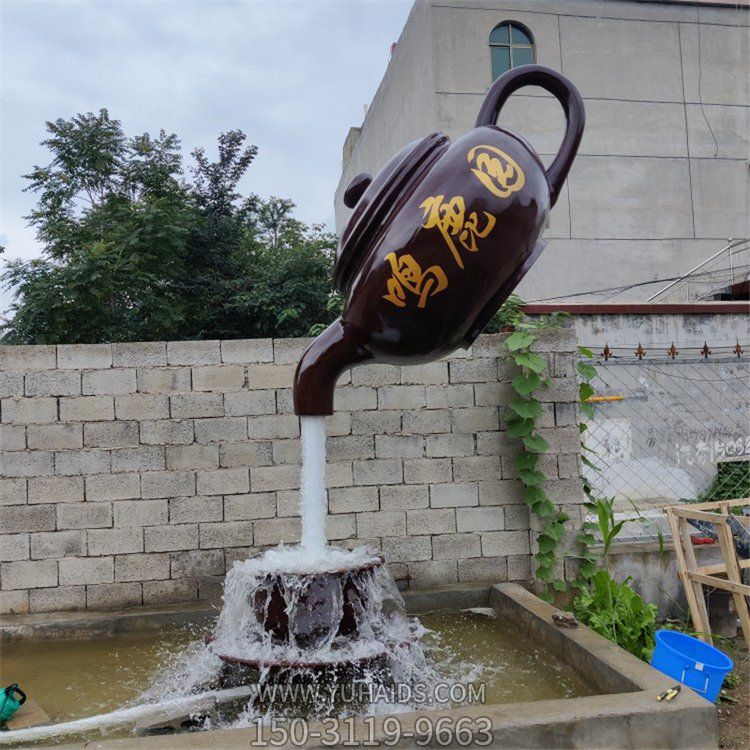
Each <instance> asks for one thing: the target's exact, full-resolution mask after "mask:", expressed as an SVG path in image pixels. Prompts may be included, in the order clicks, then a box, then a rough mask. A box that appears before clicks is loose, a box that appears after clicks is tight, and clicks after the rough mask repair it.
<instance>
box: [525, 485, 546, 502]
mask: <svg viewBox="0 0 750 750" xmlns="http://www.w3.org/2000/svg"><path fill="white" fill-rule="evenodd" d="M521 499H522V500H523V501H524V502H525V503H526V505H529V506H534V505H536V504H537V503H540V502H542V501H544V500H546V499H547V493H546V492H545V491H544V490H543V489H541V488H540V487H524V488H523V490H521Z"/></svg>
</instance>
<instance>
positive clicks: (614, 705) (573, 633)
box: [69, 583, 718, 750]
mask: <svg viewBox="0 0 750 750" xmlns="http://www.w3.org/2000/svg"><path fill="white" fill-rule="evenodd" d="M405 598H406V599H407V606H408V607H409V608H410V610H411V611H413V612H414V613H415V614H419V613H420V612H425V611H428V610H430V609H444V608H455V609H459V608H466V607H475V606H487V605H490V606H492V607H493V609H495V611H496V612H497V614H498V617H499V618H512V619H513V620H514V622H517V623H518V624H519V627H520V628H523V629H525V630H526V631H527V633H528V634H529V635H531V636H532V637H533V638H535V639H536V641H537V642H538V643H540V644H541V645H544V646H547V647H548V648H550V650H552V651H553V653H557V654H559V655H560V656H561V658H562V659H563V660H564V661H565V663H566V664H569V665H570V667H571V668H572V669H576V670H577V671H579V672H580V673H581V674H582V675H584V676H585V677H586V679H587V680H589V681H590V682H593V683H594V684H595V685H596V686H597V688H598V689H601V690H603V691H604V693H605V694H600V695H593V696H586V697H580V698H566V699H555V700H544V701H533V702H528V703H505V704H496V705H483V706H469V707H462V708H457V709H452V710H449V711H424V712H415V713H408V714H400V715H398V716H397V717H396V718H397V720H398V722H399V724H400V727H401V732H402V739H401V741H400V742H399V743H398V746H399V747H415V746H416V744H415V742H414V738H413V737H411V738H407V737H404V736H403V735H404V734H405V733H408V732H410V731H411V732H413V730H414V723H415V722H416V721H417V720H418V719H419V718H421V717H429V718H430V719H431V720H432V721H433V722H437V720H438V719H440V718H441V717H445V721H448V722H451V721H452V722H453V725H454V726H455V722H457V721H458V719H460V718H464V717H465V718H466V719H477V718H479V717H486V718H487V719H489V720H490V721H491V724H492V734H493V740H494V745H495V746H500V747H508V748H522V747H523V748H547V747H555V748H568V747H570V748H591V747H607V748H610V747H611V748H621V747H622V748H625V747H628V748H658V747H670V748H710V747H717V746H718V727H717V719H716V710H715V707H714V706H713V705H712V704H710V703H708V702H707V701H705V700H704V699H703V698H701V697H699V696H698V695H697V694H695V693H694V692H693V691H692V690H689V689H685V690H683V691H682V692H681V693H680V694H679V695H678V696H677V698H676V699H675V700H674V701H672V702H670V703H665V702H657V701H656V696H657V695H658V694H659V693H660V692H662V691H663V690H665V689H666V688H668V687H670V686H671V685H672V684H673V683H674V680H672V679H670V678H668V677H666V676H664V675H662V674H661V673H659V672H657V671H656V670H654V669H652V668H651V667H650V666H649V665H648V664H645V663H644V662H641V661H640V660H639V659H637V658H636V657H634V656H632V655H631V654H628V653H627V652H625V651H623V650H622V649H621V648H619V647H618V646H616V645H615V644H613V643H611V642H610V641H608V640H606V639H605V638H603V637H602V636H600V635H598V634H596V633H594V632H593V631H591V630H590V629H588V628H586V627H584V626H579V627H577V628H573V629H561V628H558V627H557V626H555V625H554V624H553V622H552V613H553V612H554V611H555V608H554V607H552V606H551V605H549V604H546V603H545V602H543V601H541V600H540V599H538V598H537V597H536V596H534V595H533V594H531V593H530V592H528V591H527V590H526V589H524V588H523V587H522V586H519V585H518V584H514V583H506V584H497V585H495V586H491V585H489V584H477V585H475V586H465V585H464V586H454V585H451V586H445V587H440V588H438V589H434V590H430V591H420V592H414V595H413V596H412V595H409V594H408V593H407V596H406V597H405ZM187 612H188V611H187V610H182V611H180V612H178V613H177V616H179V617H182V618H184V621H185V622H195V621H196V620H195V617H193V619H192V620H190V619H189V616H188V614H187ZM201 613H202V616H204V617H208V616H213V615H214V614H215V610H205V609H204V610H193V611H192V614H193V615H196V614H198V615H201ZM139 614H140V616H143V617H145V616H147V615H146V613H139ZM158 614H159V616H160V617H161V618H162V620H161V621H162V622H163V621H164V620H163V618H164V617H165V614H164V612H161V613H158ZM122 617H123V613H119V618H120V619H118V618H117V617H115V618H110V620H111V621H112V622H115V623H117V622H119V623H120V625H119V627H123V622H124V621H123V620H122V619H121V618H122ZM79 619H80V618H79ZM177 621H179V620H177ZM173 622H175V620H173ZM137 623H138V621H137V620H130V621H126V624H130V625H133V624H137ZM120 632H122V631H120ZM387 718H388V717H385V716H382V717H376V718H375V719H374V720H370V721H374V729H373V730H372V732H373V739H375V740H376V741H377V740H378V739H379V738H380V740H381V741H382V740H383V739H385V738H386V734H385V733H384V732H383V722H384V721H386V719H387ZM367 721H368V720H367V719H364V718H363V719H358V720H357V721H356V722H355V731H356V733H357V734H356V736H357V737H361V738H367V739H369V734H368V733H370V732H371V730H370V729H369V727H368V726H367V723H366V722H367ZM316 727H317V728H318V729H320V725H318V724H317V723H315V722H312V723H310V725H309V731H310V732H313V731H314V730H315V728H316ZM256 739H257V733H256V730H255V728H254V727H248V728H243V729H223V730H213V731H207V732H198V733H193V734H176V735H158V736H149V737H128V738H124V739H112V740H103V741H96V740H89V742H88V744H87V748H88V749H89V750H91V748H102V749H105V748H107V749H110V748H111V750H124V748H133V750H149V749H150V748H165V749H166V748H199V747H220V748H234V747H237V748H240V747H241V748H247V747H248V746H252V743H253V741H254V740H256ZM305 746H306V747H325V746H326V745H325V744H324V743H322V742H320V741H317V742H316V741H309V742H307V743H306V744H305ZM69 747H80V743H77V744H72V745H69Z"/></svg>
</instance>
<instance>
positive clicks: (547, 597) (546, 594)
mask: <svg viewBox="0 0 750 750" xmlns="http://www.w3.org/2000/svg"><path fill="white" fill-rule="evenodd" d="M539 598H540V599H541V600H542V601H543V602H547V604H552V602H553V601H554V597H553V596H552V594H550V592H549V591H542V592H540V593H539Z"/></svg>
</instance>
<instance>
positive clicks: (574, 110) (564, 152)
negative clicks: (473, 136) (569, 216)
mask: <svg viewBox="0 0 750 750" xmlns="http://www.w3.org/2000/svg"><path fill="white" fill-rule="evenodd" d="M523 86H540V87H541V88H543V89H546V90H547V91H549V92H550V94H553V95H554V96H555V97H556V98H557V100H558V101H559V102H560V104H561V105H562V108H563V110H564V111H565V119H566V121H567V127H566V129H565V135H564V136H563V139H562V143H561V144H560V150H559V151H558V153H557V156H556V157H555V159H554V161H553V162H552V164H550V166H549V169H548V170H547V172H546V174H547V182H548V183H549V188H550V206H554V205H555V203H556V202H557V199H558V198H559V197H560V191H561V190H562V186H563V184H564V183H565V178H566V177H567V176H568V171H569V170H570V167H571V165H572V164H573V159H575V156H576V153H577V152H578V146H579V144H580V142H581V136H582V135H583V126H584V124H585V122H586V112H585V110H584V107H583V99H581V95H580V94H579V93H578V89H576V87H575V86H574V85H573V84H572V83H571V82H570V81H569V80H568V79H567V78H566V77H565V76H564V75H562V74H561V73H558V72H557V71H555V70H552V69H551V68H545V67H544V66H542V65H521V66H520V67H518V68H511V69H510V70H509V71H507V72H506V73H503V75H501V76H500V78H498V79H497V80H496V81H495V82H494V83H493V84H492V86H491V87H490V90H489V91H488V92H487V96H486V97H485V99H484V102H483V103H482V106H481V108H480V109H479V114H478V115H477V121H476V124H475V127H477V128H478V127H481V126H483V125H494V124H495V121H496V120H497V116H498V115H499V114H500V110H501V109H502V106H503V104H505V102H506V101H507V100H508V98H509V97H510V95H511V94H512V93H514V92H515V91H517V90H518V89H520V88H521V87H523Z"/></svg>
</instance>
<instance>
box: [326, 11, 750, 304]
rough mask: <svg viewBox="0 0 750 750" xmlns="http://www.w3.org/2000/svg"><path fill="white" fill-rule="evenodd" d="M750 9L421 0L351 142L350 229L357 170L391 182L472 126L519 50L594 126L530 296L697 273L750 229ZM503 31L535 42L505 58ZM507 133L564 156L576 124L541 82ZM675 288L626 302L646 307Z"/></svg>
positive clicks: (509, 119) (526, 289) (510, 112)
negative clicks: (565, 140) (395, 173)
mask: <svg viewBox="0 0 750 750" xmlns="http://www.w3.org/2000/svg"><path fill="white" fill-rule="evenodd" d="M749 11H750V2H748V0H743V1H742V2H734V3H730V2H717V1H716V0H713V1H709V0H704V2H695V1H690V0H684V1H682V2H663V1H659V0H644V1H642V2H625V1H621V0H418V1H417V2H416V3H415V5H414V7H413V9H412V11H411V14H410V16H409V19H408V21H407V23H406V26H405V28H404V30H403V33H402V34H401V37H400V39H399V41H398V44H397V46H396V48H395V50H394V52H393V55H392V57H391V60H390V63H389V65H388V69H387V70H386V73H385V75H384V77H383V80H382V82H381V84H380V87H379V89H378V91H377V93H376V95H375V97H374V99H373V101H372V104H371V105H370V107H369V109H368V110H367V114H366V116H365V118H364V122H363V123H362V125H361V126H360V127H354V128H351V130H350V131H349V135H348V137H347V139H346V142H345V144H344V149H343V167H342V176H341V181H340V183H339V186H338V189H337V191H336V199H335V201H336V222H337V230H338V231H339V232H340V231H341V230H342V229H343V226H344V225H345V222H346V220H347V218H348V216H349V213H350V212H349V210H348V209H346V208H345V206H344V205H343V202H342V196H343V192H344V190H345V188H346V186H347V184H348V182H349V180H350V179H351V178H352V177H353V176H354V175H355V174H357V173H359V172H362V171H369V172H372V173H375V172H376V171H377V170H378V169H379V168H380V167H381V166H382V165H383V164H384V163H385V162H386V161H387V160H388V159H389V158H390V156H392V155H393V154H394V153H395V152H396V151H397V150H398V149H400V148H401V147H403V146H404V145H405V144H407V143H409V142H410V141H413V140H415V139H417V138H421V137H422V136H424V135H426V134H427V133H429V132H430V131H434V130H441V131H443V132H445V133H447V134H448V135H449V136H451V137H456V136H458V135H460V134H462V133H464V132H466V131H467V130H468V129H470V128H471V127H473V123H474V119H475V117H476V114H477V111H478V108H479V106H480V104H481V102H482V99H483V97H484V95H485V92H486V91H487V89H488V88H489V86H490V84H491V83H492V80H493V74H494V73H497V72H498V71H499V70H501V69H502V66H503V64H504V61H505V64H506V66H507V60H508V58H509V54H514V57H515V62H516V63H517V64H518V62H519V61H521V62H523V61H526V60H528V58H529V56H530V55H531V56H532V57H533V59H534V60H535V61H536V62H538V63H539V64H542V65H547V66H550V67H552V68H555V69H556V70H560V71H562V72H563V73H564V74H565V75H566V76H568V77H569V78H570V79H571V80H572V81H573V82H574V83H575V84H576V85H577V86H578V88H579V90H580V91H581V94H582V96H583V98H584V100H585V104H586V112H587V128H586V132H585V134H584V137H583V142H582V144H581V148H580V151H579V156H578V158H577V160H576V162H575V164H574V166H573V169H572V171H571V173H570V176H569V179H568V182H567V186H566V189H565V191H564V194H563V195H562V196H561V198H560V200H559V202H558V204H557V206H556V207H555V209H554V210H553V212H552V216H551V220H550V224H549V226H548V228H547V231H546V234H545V237H546V239H547V240H548V241H549V247H548V248H547V250H546V251H545V253H544V255H543V256H542V258H541V259H540V261H539V262H538V263H537V264H536V266H535V267H534V268H533V269H532V271H531V272H530V273H529V275H528V276H527V277H526V279H525V280H524V281H523V283H522V285H521V287H520V289H519V293H520V294H521V296H522V297H523V298H524V299H525V300H527V301H536V300H546V299H550V298H559V297H562V296H565V295H576V294H579V293H581V292H587V293H590V292H594V291H595V290H601V289H603V288H609V287H617V286H624V285H630V284H635V283H639V282H644V281H653V280H658V279H666V278H670V277H674V276H676V275H678V274H682V273H685V272H687V271H689V270H690V269H691V268H692V267H694V266H696V265H698V264H700V263H701V262H702V261H704V260H705V259H706V258H709V257H710V256H712V255H713V254H715V253H717V251H720V250H721V248H722V247H723V246H724V245H726V244H727V238H730V237H731V238H747V237H748V236H749V235H750V229H749V224H748V213H749V212H748V195H749V192H748V182H749V176H750V170H748V152H749V148H750V83H749V81H750V73H749V71H750V65H749V64H748V61H749V59H750V41H749V40H750V29H749V27H748V24H750V12H749ZM503 24H510V25H511V28H515V29H517V30H519V32H520V33H519V34H518V40H519V41H521V42H523V34H526V35H527V36H528V38H529V39H530V41H531V47H532V49H531V50H530V51H529V50H528V49H525V48H524V46H523V45H521V46H518V47H516V48H515V51H514V52H510V50H508V49H507V48H509V47H511V46H513V45H512V44H506V45H505V46H506V49H502V50H501V49H499V48H498V43H499V44H500V46H503V45H502V41H503V39H507V37H505V36H504V34H505V31H503V30H502V29H500V30H497V29H498V26H502V25H503ZM493 32H494V33H493ZM491 35H492V41H493V45H492V46H491V44H490V41H491ZM511 41H512V40H511ZM527 46H528V45H527ZM493 66H494V70H493ZM500 124H501V125H503V126H507V127H509V128H511V129H513V130H516V131H517V132H519V133H520V134H522V135H523V136H525V137H526V138H527V139H528V140H529V141H530V142H531V144H532V145H533V147H534V148H535V149H536V150H537V152H538V153H539V154H540V155H541V157H542V159H543V160H544V161H545V163H549V162H550V161H551V159H552V158H553V156H554V154H555V152H556V150H557V147H558V144H559V141H560V137H561V135H562V131H563V124H564V120H563V114H562V110H561V109H560V106H559V104H558V103H557V101H556V100H555V99H553V98H552V97H551V96H549V95H547V94H546V93H545V92H542V91H541V90H539V89H531V88H529V89H524V90H522V91H521V92H518V93H517V94H515V95H514V96H513V97H512V98H511V99H510V101H509V102H508V104H507V105H506V107H505V109H504V110H503V112H502V113H501V117H500ZM744 247H747V245H745V246H744ZM735 252H742V249H741V248H740V250H735ZM748 256H750V252H747V253H745V256H744V258H745V260H744V263H748V262H749V261H748V260H747V258H748ZM737 265H740V266H742V265H743V263H739V264H738V263H737V261H736V259H735V270H736V266H737ZM746 271H747V266H745V268H744V273H745V275H744V277H743V278H744V279H746V278H747V273H746ZM742 273H743V270H742V268H740V274H742ZM664 284H665V282H661V283H654V284H652V285H651V286H637V287H635V288H632V289H626V290H622V291H620V292H619V293H618V294H617V295H616V296H615V297H614V299H616V301H628V300H644V299H647V298H648V297H649V296H650V295H651V294H653V293H654V292H656V291H657V290H658V289H659V288H660V287H661V286H663V285H664ZM607 296H608V295H602V294H599V295H589V296H588V299H590V300H603V299H605V298H606V297H607ZM693 298H695V297H693ZM574 299H575V301H586V299H587V297H586V296H583V297H581V296H578V297H575V298H574Z"/></svg>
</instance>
